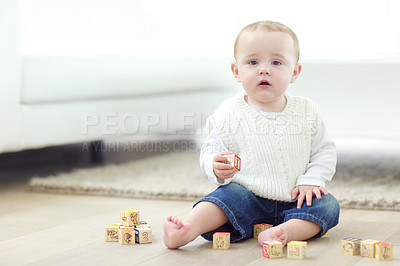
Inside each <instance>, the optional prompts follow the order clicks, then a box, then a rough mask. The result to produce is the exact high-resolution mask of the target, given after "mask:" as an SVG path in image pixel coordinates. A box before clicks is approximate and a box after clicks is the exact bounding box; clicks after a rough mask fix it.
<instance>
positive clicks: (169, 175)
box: [29, 151, 400, 211]
mask: <svg viewBox="0 0 400 266" xmlns="http://www.w3.org/2000/svg"><path fill="white" fill-rule="evenodd" d="M198 158H199V153H198V151H189V152H185V153H167V154H162V155H157V156H153V157H147V158H144V159H140V160H135V161H132V162H129V163H124V164H120V165H106V166H101V167H96V168H89V169H80V170H75V171H72V172H70V173H65V174H59V175H56V176H48V177H34V178H32V179H31V180H30V182H29V187H30V189H31V190H33V191H40V192H50V193H69V194H89V195H104V196H118V197H134V198H144V199H168V200H190V201H195V200H198V199H200V198H201V197H203V196H204V195H206V194H207V193H209V192H211V191H212V190H214V189H215V186H214V185H213V184H211V182H209V181H208V179H207V177H205V175H204V174H203V173H202V172H201V170H200V169H199V159H198ZM338 162H339V163H338V169H337V173H336V175H335V177H334V179H333V181H332V182H331V183H329V184H327V189H328V191H329V192H330V193H332V194H333V195H334V196H335V197H336V198H337V199H338V201H339V202H340V204H341V206H342V207H343V208H358V209H379V210H396V211H400V197H399V193H400V155H395V154H386V155H365V154H364V155H360V154H358V153H352V152H349V153H344V154H339V156H338Z"/></svg>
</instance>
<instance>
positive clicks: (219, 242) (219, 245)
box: [213, 232, 231, 249]
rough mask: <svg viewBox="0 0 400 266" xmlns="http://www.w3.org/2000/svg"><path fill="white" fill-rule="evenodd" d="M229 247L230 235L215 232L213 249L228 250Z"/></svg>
mask: <svg viewBox="0 0 400 266" xmlns="http://www.w3.org/2000/svg"><path fill="white" fill-rule="evenodd" d="M230 247H231V234H230V233H226V232H215V233H214V234H213V248H214V249H229V248H230Z"/></svg>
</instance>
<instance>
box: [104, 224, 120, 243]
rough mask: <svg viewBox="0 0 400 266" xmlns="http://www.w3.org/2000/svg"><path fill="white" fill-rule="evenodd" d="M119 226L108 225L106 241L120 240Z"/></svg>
mask: <svg viewBox="0 0 400 266" xmlns="http://www.w3.org/2000/svg"><path fill="white" fill-rule="evenodd" d="M118 231H119V226H106V242H118Z"/></svg>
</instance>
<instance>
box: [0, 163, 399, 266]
mask: <svg viewBox="0 0 400 266" xmlns="http://www.w3.org/2000/svg"><path fill="white" fill-rule="evenodd" d="M1 159H2V158H0V160H1ZM0 166H1V164H0ZM42 167H43V166H42ZM61 168H62V167H61ZM32 169H33V168H32ZM32 171H34V170H32ZM6 172H7V173H8V174H10V175H12V173H14V174H15V173H16V174H15V176H19V178H13V180H10V179H7V178H4V173H6ZM18 173H19V174H18ZM22 173H23V174H22ZM0 174H2V175H3V176H2V177H3V178H0V181H1V182H2V183H1V186H0V228H1V234H0V265H28V264H29V265H215V264H220V265H263V264H268V265H278V264H279V265H321V263H323V265H341V266H342V265H400V212H387V211H361V210H342V211H341V217H340V223H339V225H338V226H337V227H336V228H334V229H332V230H331V233H330V237H329V238H324V239H318V240H312V241H308V247H307V259H305V260H303V261H294V260H288V259H287V258H286V254H284V258H282V259H275V260H268V259H266V258H264V257H263V256H262V253H261V247H260V246H259V244H258V243H257V241H256V240H255V239H250V240H246V241H243V242H240V243H235V244H232V245H231V248H230V249H229V250H213V249H212V244H211V243H210V242H207V241H205V240H203V239H201V238H198V239H196V240H195V241H194V242H192V243H190V244H189V245H187V246H185V247H183V248H181V249H179V250H169V249H167V248H166V247H165V246H164V244H163V242H162V225H163V221H164V219H165V217H166V216H167V215H169V214H174V215H178V216H180V217H183V216H185V215H186V214H187V213H188V211H189V210H190V208H191V206H192V203H193V202H182V201H180V202H178V201H153V200H139V199H129V198H111V197H95V196H76V195H75V196H72V195H56V194H42V193H33V192H29V191H27V187H26V180H27V179H28V177H29V167H28V168H23V167H16V166H15V168H14V170H13V169H10V168H8V170H7V171H3V172H1V171H0ZM124 209H137V210H140V212H141V218H142V219H145V220H147V221H148V222H149V223H151V225H152V228H153V243H152V244H143V245H134V246H121V245H120V244H119V243H113V242H105V241H104V227H105V226H107V225H112V224H113V223H115V222H118V221H119V211H120V210H124ZM348 236H352V237H358V238H363V239H367V238H369V239H377V240H381V241H388V242H392V243H393V244H394V245H395V247H394V260H393V261H389V262H380V261H377V260H375V259H370V258H363V257H359V256H354V257H351V256H342V255H341V245H340V242H341V239H342V238H344V237H348ZM284 251H286V249H285V250H284Z"/></svg>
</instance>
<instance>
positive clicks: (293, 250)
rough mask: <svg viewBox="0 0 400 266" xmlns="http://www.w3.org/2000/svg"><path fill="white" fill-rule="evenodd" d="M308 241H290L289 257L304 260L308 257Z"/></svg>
mask: <svg viewBox="0 0 400 266" xmlns="http://www.w3.org/2000/svg"><path fill="white" fill-rule="evenodd" d="M306 249H307V242H306V241H290V242H289V243H288V249H287V257H288V259H294V260H302V259H304V258H306Z"/></svg>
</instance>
